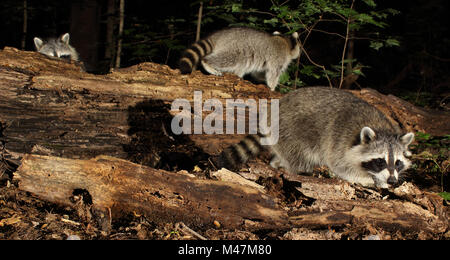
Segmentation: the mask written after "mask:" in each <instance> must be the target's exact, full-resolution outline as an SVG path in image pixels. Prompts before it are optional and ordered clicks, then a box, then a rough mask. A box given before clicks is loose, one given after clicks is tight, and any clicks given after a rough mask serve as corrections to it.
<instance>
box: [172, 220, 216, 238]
mask: <svg viewBox="0 0 450 260" xmlns="http://www.w3.org/2000/svg"><path fill="white" fill-rule="evenodd" d="M176 226H177V229H180V230H181V231H186V232H188V233H190V234H191V235H193V236H195V237H197V238H198V239H200V240H208V239H207V238H205V237H204V236H202V235H200V234H199V233H197V232H195V231H194V230H192V229H190V228H189V227H188V226H186V225H185V224H184V223H183V222H179V223H177V224H176Z"/></svg>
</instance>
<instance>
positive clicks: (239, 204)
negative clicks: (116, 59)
mask: <svg viewBox="0 0 450 260" xmlns="http://www.w3.org/2000/svg"><path fill="white" fill-rule="evenodd" d="M15 179H17V180H19V188H20V189H22V190H25V191H29V192H31V193H33V194H35V195H37V196H38V197H40V198H41V199H44V200H46V201H50V202H53V203H57V204H60V205H67V206H72V207H75V205H74V204H73V203H72V201H71V200H70V198H71V197H72V196H73V195H74V191H75V192H76V191H80V190H82V191H87V192H88V194H89V195H90V197H91V200H92V208H93V209H95V210H96V211H100V212H104V213H105V215H109V213H110V214H111V216H112V218H113V219H114V218H118V217H123V216H127V215H128V214H131V213H134V214H138V215H142V214H143V215H145V216H146V217H147V218H148V219H149V220H150V221H154V222H155V223H176V222H179V221H181V222H184V223H185V224H186V225H188V226H191V227H196V228H208V227H209V228H212V227H213V226H214V225H213V222H214V221H218V222H219V223H220V224H221V225H222V226H223V227H224V228H244V227H245V228H248V229H249V230H252V229H260V228H271V227H273V226H277V227H282V226H283V225H284V226H285V228H286V224H287V214H286V212H284V211H283V210H281V209H280V208H279V207H278V206H277V204H276V203H275V201H274V199H273V198H271V197H270V196H267V195H266V194H264V192H261V190H260V189H257V188H254V187H251V186H247V185H240V184H236V183H234V182H224V181H214V180H204V179H200V178H196V177H193V176H189V174H183V173H173V172H167V171H163V170H156V169H153V168H150V167H145V166H142V165H138V164H134V163H131V162H128V161H125V160H122V159H116V158H112V157H105V156H100V157H97V158H95V159H91V160H74V159H65V158H58V157H49V156H41V155H26V156H25V157H24V159H23V160H22V164H21V166H20V167H19V168H18V170H17V172H16V173H15ZM247 222H251V223H252V225H250V226H245V225H246V223H247Z"/></svg>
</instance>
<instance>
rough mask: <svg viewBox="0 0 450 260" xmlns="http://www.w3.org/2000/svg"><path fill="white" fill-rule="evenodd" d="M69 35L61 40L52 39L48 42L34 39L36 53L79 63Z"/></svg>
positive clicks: (66, 34) (64, 35)
mask: <svg viewBox="0 0 450 260" xmlns="http://www.w3.org/2000/svg"><path fill="white" fill-rule="evenodd" d="M69 40H70V35H69V33H65V34H63V35H62V36H61V37H59V38H51V39H49V40H47V41H44V40H42V39H41V38H38V37H35V38H34V46H35V47H36V51H38V52H40V53H42V54H45V55H47V56H50V57H55V58H60V59H65V60H75V61H79V56H78V53H77V51H76V50H75V48H74V47H72V46H71V45H70V44H69Z"/></svg>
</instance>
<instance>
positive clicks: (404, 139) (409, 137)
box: [400, 133, 414, 147]
mask: <svg viewBox="0 0 450 260" xmlns="http://www.w3.org/2000/svg"><path fill="white" fill-rule="evenodd" d="M412 141H414V133H407V134H404V135H402V136H401V137H400V142H401V143H402V144H403V145H404V146H405V147H408V145H410V144H411V143H412Z"/></svg>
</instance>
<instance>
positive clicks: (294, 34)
mask: <svg viewBox="0 0 450 260" xmlns="http://www.w3.org/2000/svg"><path fill="white" fill-rule="evenodd" d="M292 37H293V38H294V39H297V40H298V32H294V33H293V34H292Z"/></svg>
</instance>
